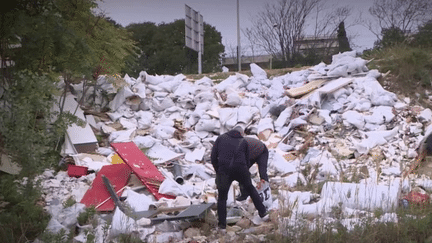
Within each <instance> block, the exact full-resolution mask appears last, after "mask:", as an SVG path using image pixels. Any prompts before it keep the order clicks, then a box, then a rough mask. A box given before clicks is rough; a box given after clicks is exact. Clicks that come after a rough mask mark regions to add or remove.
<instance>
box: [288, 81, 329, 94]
mask: <svg viewBox="0 0 432 243" xmlns="http://www.w3.org/2000/svg"><path fill="white" fill-rule="evenodd" d="M325 82H327V81H326V80H322V79H320V80H314V81H311V82H309V83H307V84H305V85H303V86H301V87H297V88H292V89H289V90H287V91H286V94H287V95H288V96H289V97H292V98H295V97H299V96H302V95H304V94H307V93H309V92H311V91H312V90H314V89H317V88H319V87H321V85H322V84H323V83H325Z"/></svg>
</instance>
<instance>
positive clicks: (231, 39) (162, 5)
mask: <svg viewBox="0 0 432 243" xmlns="http://www.w3.org/2000/svg"><path fill="white" fill-rule="evenodd" d="M276 1H277V0H240V28H242V29H244V28H246V27H251V18H253V16H255V15H256V14H257V13H258V12H260V11H262V10H263V9H264V6H265V4H266V3H273V2H276ZM324 1H325V3H326V4H328V6H334V5H340V6H342V5H348V6H350V7H352V8H353V16H352V18H354V17H355V16H357V15H358V12H359V11H362V12H363V16H366V17H367V16H369V15H368V9H369V7H371V6H372V4H373V0H345V1H344V0H324ZM185 4H187V5H188V6H190V7H191V8H192V9H194V10H196V11H198V12H200V13H201V14H202V15H203V18H204V22H206V23H208V24H210V25H212V26H214V27H215V28H216V29H217V30H218V31H220V32H221V34H222V44H224V45H225V51H226V52H227V53H228V52H230V51H231V50H234V49H235V47H236V46H237V1H236V0H183V1H182V0H103V2H99V8H100V10H102V11H103V12H105V14H106V15H107V16H109V17H111V18H112V19H114V20H115V21H117V22H118V23H120V24H121V25H123V26H127V25H128V24H130V23H141V22H147V21H150V22H154V23H156V24H160V23H162V22H165V23H170V22H173V21H174V20H176V19H183V18H184V17H185ZM349 21H350V20H347V21H346V22H345V26H347V25H349ZM346 31H347V35H348V36H350V35H351V36H355V38H354V39H353V40H352V42H354V43H353V44H355V45H357V47H355V49H356V50H358V51H362V50H364V49H366V48H371V47H372V46H373V43H374V41H375V40H376V37H375V36H374V35H373V34H372V33H371V32H370V31H369V30H368V29H366V28H365V27H362V26H354V27H348V28H346ZM248 45H249V44H248V41H247V39H246V38H245V37H244V36H243V35H242V36H241V46H242V49H243V48H246V49H247V48H248Z"/></svg>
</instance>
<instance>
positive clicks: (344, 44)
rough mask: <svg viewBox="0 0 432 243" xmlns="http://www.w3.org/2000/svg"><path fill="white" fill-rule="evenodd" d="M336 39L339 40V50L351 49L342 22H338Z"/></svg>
mask: <svg viewBox="0 0 432 243" xmlns="http://www.w3.org/2000/svg"><path fill="white" fill-rule="evenodd" d="M337 37H338V41H339V52H345V51H351V47H350V44H349V41H348V38H347V35H346V32H345V24H344V22H343V21H342V22H340V24H339V28H338V35H337Z"/></svg>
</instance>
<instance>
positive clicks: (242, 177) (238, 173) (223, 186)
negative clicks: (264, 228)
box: [217, 166, 266, 229]
mask: <svg viewBox="0 0 432 243" xmlns="http://www.w3.org/2000/svg"><path fill="white" fill-rule="evenodd" d="M219 173H220V174H219V175H218V194H219V195H218V205H217V210H218V219H219V224H218V226H219V227H220V228H223V229H225V228H226V216H227V209H226V201H227V199H228V191H229V188H230V186H231V183H232V182H233V181H234V180H236V181H238V182H239V183H240V185H242V186H243V187H244V189H245V190H246V192H248V193H249V195H250V196H251V198H252V202H253V203H254V205H255V208H256V209H257V210H258V212H259V214H260V215H263V214H264V213H265V212H266V209H265V207H264V205H263V204H262V202H261V198H260V196H259V194H258V192H257V190H256V188H255V187H254V186H253V185H252V181H251V177H250V173H249V170H248V168H247V166H233V167H230V168H229V170H223V171H220V172H219Z"/></svg>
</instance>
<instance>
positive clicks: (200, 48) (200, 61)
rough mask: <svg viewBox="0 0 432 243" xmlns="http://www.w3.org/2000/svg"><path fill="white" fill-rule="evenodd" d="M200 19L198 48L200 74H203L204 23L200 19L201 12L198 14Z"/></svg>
mask: <svg viewBox="0 0 432 243" xmlns="http://www.w3.org/2000/svg"><path fill="white" fill-rule="evenodd" d="M198 18H199V21H198V23H199V27H198V28H199V31H198V35H199V37H198V40H199V44H198V45H199V47H198V74H201V73H202V60H201V58H202V57H201V56H202V51H203V50H202V44H203V43H202V42H203V40H202V34H203V33H201V30H202V29H201V26H202V25H203V22H202V19H201V18H200V17H199V12H198Z"/></svg>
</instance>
